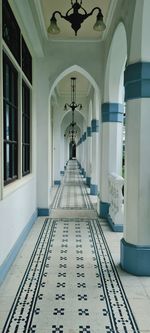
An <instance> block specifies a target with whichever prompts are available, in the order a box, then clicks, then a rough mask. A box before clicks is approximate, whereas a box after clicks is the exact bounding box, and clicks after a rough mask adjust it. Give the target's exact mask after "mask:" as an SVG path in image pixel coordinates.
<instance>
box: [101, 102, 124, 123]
mask: <svg viewBox="0 0 150 333" xmlns="http://www.w3.org/2000/svg"><path fill="white" fill-rule="evenodd" d="M123 111H124V108H123V104H120V103H103V104H102V122H103V123H106V122H116V123H117V122H119V123H122V122H123Z"/></svg>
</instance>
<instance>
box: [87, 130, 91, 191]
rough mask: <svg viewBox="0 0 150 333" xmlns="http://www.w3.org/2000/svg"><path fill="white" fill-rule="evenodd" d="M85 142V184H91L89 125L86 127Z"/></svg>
mask: <svg viewBox="0 0 150 333" xmlns="http://www.w3.org/2000/svg"><path fill="white" fill-rule="evenodd" d="M86 141H87V144H86V156H87V158H86V184H87V185H88V186H89V187H90V185H91V171H92V168H91V165H92V134H91V127H90V126H88V127H87V140H86Z"/></svg>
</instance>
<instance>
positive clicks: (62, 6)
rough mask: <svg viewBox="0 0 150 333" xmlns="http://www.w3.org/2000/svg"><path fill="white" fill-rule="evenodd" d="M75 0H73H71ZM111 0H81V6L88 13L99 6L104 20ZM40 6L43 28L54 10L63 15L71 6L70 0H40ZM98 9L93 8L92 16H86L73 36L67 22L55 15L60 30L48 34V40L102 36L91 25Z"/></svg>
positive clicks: (87, 38) (92, 38)
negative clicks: (56, 33) (53, 33)
mask: <svg viewBox="0 0 150 333" xmlns="http://www.w3.org/2000/svg"><path fill="white" fill-rule="evenodd" d="M73 1H75V0H73ZM112 1H113V0H83V1H82V6H83V8H84V9H85V10H86V11H87V12H88V13H89V12H91V10H92V9H93V8H94V7H100V8H101V10H102V13H103V16H104V22H106V20H107V16H108V12H109V9H110V4H111V2H112ZM40 3H41V8H42V12H43V18H44V24H45V30H46V31H47V28H48V26H49V23H50V18H51V16H52V14H53V12H54V11H56V10H58V11H60V12H61V13H62V15H65V14H66V12H67V10H68V9H69V8H71V0H40ZM97 13H98V11H97V10H95V12H94V13H93V15H92V16H90V17H89V18H87V19H86V20H85V21H84V22H83V23H82V26H81V28H80V30H79V31H78V35H77V36H75V34H74V30H72V28H71V25H70V23H69V22H67V21H65V20H64V19H62V18H61V17H60V16H59V15H57V16H56V19H57V23H58V26H59V28H60V30H61V32H60V34H58V35H50V34H49V39H50V40H53V39H54V40H67V39H69V40H70V39H71V40H99V39H100V38H101V37H102V34H101V33H100V32H96V31H94V30H93V25H94V23H95V22H96V16H97Z"/></svg>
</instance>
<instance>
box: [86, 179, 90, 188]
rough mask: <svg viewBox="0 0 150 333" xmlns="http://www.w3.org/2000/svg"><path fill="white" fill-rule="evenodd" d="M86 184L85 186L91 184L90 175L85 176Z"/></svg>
mask: <svg viewBox="0 0 150 333" xmlns="http://www.w3.org/2000/svg"><path fill="white" fill-rule="evenodd" d="M86 184H87V186H89V187H90V186H91V177H86Z"/></svg>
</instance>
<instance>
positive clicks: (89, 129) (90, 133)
mask: <svg viewBox="0 0 150 333" xmlns="http://www.w3.org/2000/svg"><path fill="white" fill-rule="evenodd" d="M90 136H92V130H91V127H90V126H89V127H87V137H90Z"/></svg>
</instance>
